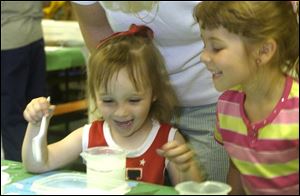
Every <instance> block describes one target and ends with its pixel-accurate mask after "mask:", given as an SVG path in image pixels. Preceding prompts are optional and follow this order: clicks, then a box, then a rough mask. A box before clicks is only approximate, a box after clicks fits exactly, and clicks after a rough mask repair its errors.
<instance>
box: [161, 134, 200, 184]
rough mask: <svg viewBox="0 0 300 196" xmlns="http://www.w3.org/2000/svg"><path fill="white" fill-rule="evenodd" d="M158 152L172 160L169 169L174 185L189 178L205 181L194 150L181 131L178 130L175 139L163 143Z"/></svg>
mask: <svg viewBox="0 0 300 196" xmlns="http://www.w3.org/2000/svg"><path fill="white" fill-rule="evenodd" d="M158 153H159V154H160V155H162V156H164V157H166V158H167V159H169V161H170V162H169V164H168V166H167V169H168V173H169V174H170V179H171V181H172V184H173V185H176V184H177V183H180V182H183V181H188V180H193V181H198V182H201V181H203V176H202V174H201V171H200V168H199V166H198V164H197V162H196V160H195V158H194V152H193V151H192V150H191V149H190V148H189V147H188V145H187V143H186V142H185V140H184V138H183V136H182V135H181V134H180V133H179V131H177V132H176V135H175V139H174V140H173V141H171V142H168V143H166V144H165V145H163V146H162V148H161V150H158Z"/></svg>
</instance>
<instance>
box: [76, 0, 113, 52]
mask: <svg viewBox="0 0 300 196" xmlns="http://www.w3.org/2000/svg"><path fill="white" fill-rule="evenodd" d="M72 6H73V10H74V11H75V14H76V18H77V20H78V22H79V26H80V29H81V33H82V36H83V38H84V41H85V44H86V45H87V47H88V49H89V51H90V52H93V51H94V50H95V49H96V46H97V45H98V43H99V41H100V40H102V39H103V38H105V37H107V36H108V35H111V34H112V33H113V30H112V29H111V27H110V25H109V23H108V20H107V18H106V15H105V11H104V9H103V8H102V7H101V6H100V4H99V3H98V2H97V3H94V4H92V5H79V4H76V3H72Z"/></svg>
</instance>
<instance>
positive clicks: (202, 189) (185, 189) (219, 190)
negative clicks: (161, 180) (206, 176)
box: [175, 181, 231, 195]
mask: <svg viewBox="0 0 300 196" xmlns="http://www.w3.org/2000/svg"><path fill="white" fill-rule="evenodd" d="M175 190H176V191H177V192H179V194H180V195H227V194H228V193H229V192H230V191H231V187H230V186H229V185H228V184H225V183H222V182H216V181H205V182H202V183H198V182H194V181H186V182H182V183H179V184H177V185H176V186H175Z"/></svg>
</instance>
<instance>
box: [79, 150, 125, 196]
mask: <svg viewBox="0 0 300 196" xmlns="http://www.w3.org/2000/svg"><path fill="white" fill-rule="evenodd" d="M80 155H81V156H82V157H83V158H84V159H85V160H86V165H87V168H86V170H87V184H88V187H89V188H93V189H101V190H106V191H110V190H112V189H114V188H116V187H119V186H122V185H123V184H124V183H126V182H125V179H126V178H125V168H126V152H125V151H123V150H122V149H116V148H110V147H94V148H90V149H88V150H86V151H84V152H82V153H81V154H80Z"/></svg>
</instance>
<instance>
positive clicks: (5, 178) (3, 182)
mask: <svg viewBox="0 0 300 196" xmlns="http://www.w3.org/2000/svg"><path fill="white" fill-rule="evenodd" d="M10 182H11V178H10V176H9V174H8V173H6V172H3V171H2V166H1V195H3V192H4V189H5V185H7V184H8V183H10Z"/></svg>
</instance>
